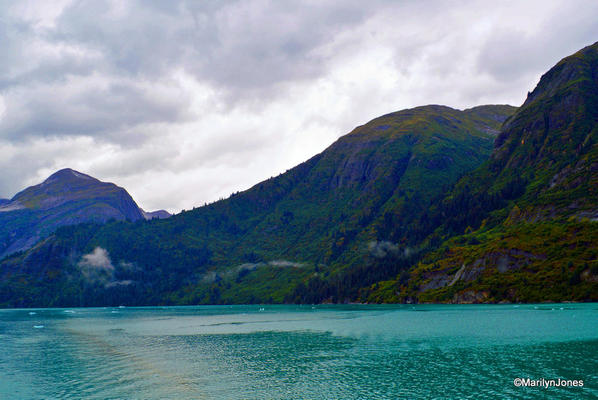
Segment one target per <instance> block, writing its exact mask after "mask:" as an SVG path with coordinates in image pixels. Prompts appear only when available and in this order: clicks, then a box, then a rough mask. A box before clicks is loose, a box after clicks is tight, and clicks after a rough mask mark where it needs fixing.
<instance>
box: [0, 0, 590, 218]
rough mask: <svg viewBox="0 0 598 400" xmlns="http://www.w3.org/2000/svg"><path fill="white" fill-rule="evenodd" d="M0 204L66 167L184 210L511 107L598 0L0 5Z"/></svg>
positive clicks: (584, 28)
mask: <svg viewBox="0 0 598 400" xmlns="http://www.w3.org/2000/svg"><path fill="white" fill-rule="evenodd" d="M0 18H1V20H2V24H0V43H2V47H3V57H1V58H0V169H1V170H2V171H3V173H2V177H1V178H0V197H11V196H12V195H14V193H16V192H17V191H18V190H20V189H21V188H23V187H24V186H27V185H30V184H34V183H38V182H39V181H41V180H42V179H44V178H45V177H46V176H47V175H49V174H50V173H52V172H54V171H55V170H56V169H59V168H63V167H71V168H75V169H79V170H82V171H83V172H85V173H88V174H91V175H93V176H95V177H97V178H99V179H102V180H108V181H114V182H116V183H117V184H119V185H121V186H124V187H125V188H127V190H129V192H130V193H131V194H132V195H133V197H134V198H135V199H136V200H137V201H138V203H139V204H140V205H141V206H142V207H144V208H145V209H157V208H166V209H169V210H171V211H178V210H180V209H182V208H187V209H188V208H191V207H193V206H197V205H201V204H203V203H204V202H209V201H213V200H216V199H218V198H220V197H226V196H227V195H228V194H230V193H231V192H234V191H237V190H242V189H245V188H248V187H250V186H252V185H253V184H255V183H257V182H258V181H260V180H262V179H265V178H268V177H270V176H273V175H277V174H278V173H280V172H283V171H284V170H286V169H288V168H290V167H292V166H294V165H296V164H297V163H299V162H301V161H304V160H305V159H307V158H308V157H310V156H311V155H313V154H315V153H317V152H319V151H322V150H323V149H324V148H325V147H326V146H327V145H329V144H330V143H332V142H333V141H334V140H335V139H336V138H338V137H339V136H341V135H342V134H345V133H347V132H348V131H350V130H351V129H352V128H353V127H354V126H356V125H360V124H363V123H364V122H367V120H369V119H371V118H374V117H376V116H378V115H381V114H384V113H387V112H391V111H395V110H398V109H402V108H407V107H413V106H417V105H422V104H430V103H440V104H446V105H449V106H453V107H457V108H465V107H470V106H474V105H478V104H484V103H511V104H514V105H519V104H521V103H522V102H523V100H524V97H525V94H526V93H527V91H528V90H531V89H532V88H533V86H534V85H535V83H536V82H537V81H538V79H539V77H540V74H541V73H543V72H545V71H546V70H547V69H548V68H549V67H550V66H552V65H553V64H554V63H556V62H557V61H558V60H559V59H561V58H562V57H564V56H566V55H568V54H570V53H572V52H574V51H575V50H577V49H579V48H581V47H583V46H585V45H588V44H591V43H593V42H595V41H596V40H598V24H596V23H595V21H597V20H598V3H595V2H593V1H571V0H569V1H560V0H558V1H556V0H555V1H548V2H547V1H529V2H515V1H513V2H509V1H506V2H498V3H497V4H491V3H489V2H486V1H479V2H475V1H474V2H471V1H468V2H459V1H456V2H441V1H429V2H390V1H377V0H373V1H370V2H368V4H367V7H365V6H364V4H363V2H361V1H342V2H341V1H327V2H316V1H313V2H312V1H308V2H305V1H285V2H276V1H267V0H245V1H232V0H231V1H218V2H216V1H202V2H190V1H189V2H187V1H182V0H181V1H171V2H162V1H154V2H152V1H128V2H120V1H100V0H94V1H57V2H42V1H39V2H28V1H23V2H14V3H11V2H8V3H2V5H0Z"/></svg>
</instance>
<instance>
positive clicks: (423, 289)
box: [368, 43, 598, 302]
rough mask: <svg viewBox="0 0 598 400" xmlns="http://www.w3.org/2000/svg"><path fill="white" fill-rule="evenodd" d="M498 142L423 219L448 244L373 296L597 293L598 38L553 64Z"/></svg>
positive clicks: (571, 296) (590, 296) (564, 296)
mask: <svg viewBox="0 0 598 400" xmlns="http://www.w3.org/2000/svg"><path fill="white" fill-rule="evenodd" d="M495 146H496V147H495V150H494V152H493V154H492V156H491V158H490V160H489V161H487V162H486V163H485V164H484V165H483V166H481V167H480V168H478V169H477V170H475V171H473V172H472V173H470V174H468V175H467V176H465V177H464V178H463V179H461V180H460V181H459V182H458V183H457V184H456V185H455V187H454V188H453V189H452V190H451V191H450V192H449V193H448V194H446V195H444V196H442V197H441V198H440V199H439V200H438V201H436V202H435V203H434V204H433V206H432V207H430V210H429V211H428V212H427V213H426V214H425V215H424V216H423V217H422V219H421V223H420V224H419V226H420V227H421V230H422V232H424V233H430V232H433V233H432V234H431V236H430V237H429V238H428V241H431V242H435V243H439V242H442V241H444V243H443V245H442V246H441V249H444V251H436V252H433V253H431V254H429V255H427V256H426V261H425V262H424V263H422V264H420V265H419V266H418V267H417V268H415V269H414V270H413V271H412V276H411V281H410V283H409V285H401V283H400V282H399V280H400V277H396V278H395V279H394V280H390V281H387V282H384V283H383V284H382V283H381V284H380V285H378V286H376V287H371V288H370V291H369V292H368V297H369V298H370V299H371V300H373V301H395V300H396V299H397V298H403V299H409V300H411V301H416V300H419V301H458V302H463V301H472V302H488V301H501V300H509V301H540V300H578V301H582V300H597V299H598V280H597V279H596V262H597V254H596V243H598V235H597V233H598V232H597V230H596V229H597V228H596V225H597V222H596V221H598V43H597V44H594V45H592V46H589V47H586V48H585V49H582V50H581V51H579V52H578V53H576V54H574V55H572V56H570V57H567V58H565V59H563V60H562V61H561V62H559V63H558V64H557V65H556V66H555V67H554V68H552V69H551V70H550V71H549V72H547V73H546V74H545V75H544V76H543V77H542V79H541V80H540V83H539V84H538V86H537V87H536V89H535V90H534V91H533V92H532V93H530V94H529V96H528V98H527V100H526V102H525V103H524V104H523V106H522V107H521V108H520V109H519V110H518V112H517V113H516V114H515V115H513V117H511V118H510V119H509V120H508V121H507V122H506V123H505V125H504V127H503V129H502V132H501V133H500V135H499V136H498V137H497V140H496V144H495ZM455 235H457V236H455ZM505 260H508V263H509V270H508V273H505V272H506V271H500V266H501V263H504V262H507V261H505ZM464 274H465V275H464ZM464 276H465V279H464ZM451 283H452V284H451Z"/></svg>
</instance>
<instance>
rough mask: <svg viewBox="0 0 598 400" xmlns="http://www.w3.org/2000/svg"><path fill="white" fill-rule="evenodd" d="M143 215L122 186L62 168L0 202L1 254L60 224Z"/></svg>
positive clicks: (30, 243) (28, 243)
mask: <svg viewBox="0 0 598 400" xmlns="http://www.w3.org/2000/svg"><path fill="white" fill-rule="evenodd" d="M143 218H144V216H143V214H142V213H141V211H140V209H139V207H138V206H137V204H136V203H135V201H134V200H133V199H132V198H131V196H130V195H129V194H128V193H127V191H126V190H125V189H123V188H121V187H118V186H116V185H115V184H113V183H106V182H101V181H99V180H97V179H95V178H93V177H91V176H89V175H85V174H82V173H80V172H77V171H74V170H72V169H68V168H67V169H63V170H60V171H58V172H56V173H54V174H52V175H51V176H50V177H49V178H48V179H46V180H45V181H44V182H42V183H40V184H39V185H35V186H31V187H28V188H27V189H25V190H23V191H21V192H19V193H17V194H16V195H15V196H14V197H13V198H12V199H11V200H10V201H4V202H2V203H0V257H4V256H6V255H8V254H10V253H13V252H15V251H19V250H25V249H28V248H29V247H31V246H33V245H34V244H35V243H36V242H37V241H38V240H39V239H41V238H43V237H44V236H46V235H48V234H51V233H52V232H54V231H55V230H56V229H57V228H58V227H60V226H65V225H74V224H79V223H82V222H97V223H104V222H106V221H108V220H110V219H115V220H130V221H137V220H140V219H143Z"/></svg>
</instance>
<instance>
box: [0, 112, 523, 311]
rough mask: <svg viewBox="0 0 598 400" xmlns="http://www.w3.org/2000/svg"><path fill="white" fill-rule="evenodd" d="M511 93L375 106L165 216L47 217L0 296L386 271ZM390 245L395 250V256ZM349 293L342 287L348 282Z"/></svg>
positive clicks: (228, 292) (70, 299)
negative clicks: (319, 143)
mask: <svg viewBox="0 0 598 400" xmlns="http://www.w3.org/2000/svg"><path fill="white" fill-rule="evenodd" d="M514 110H515V109H514V108H513V107H510V106H482V107H476V108H473V109H470V110H465V111H459V110H454V109H451V108H449V107H443V106H425V107H418V108H415V109H411V110H403V111H399V112H396V113H392V114H388V115H385V116H382V117H380V118H376V119H375V120H373V121H370V122H369V123H367V124H365V125H363V126H360V127H358V128H356V129H355V130H354V131H353V132H351V133H349V134H348V135H345V136H343V137H341V138H340V139H339V140H338V141H337V142H335V143H334V144H333V145H332V146H330V147H329V148H328V149H326V150H325V151H324V152H322V153H321V154H318V155H316V156H314V157H313V158H311V159H310V160H308V161H306V162H304V163H302V164H300V165H299V166H297V167H295V168H293V169H291V170H289V171H288V172H286V173H285V174H282V175H280V176H278V177H276V178H272V179H269V180H267V181H265V182H262V183H259V184H257V185H256V186H254V187H253V188H251V189H249V190H247V191H245V192H242V193H237V194H234V195H232V196H231V197H230V198H228V199H226V200H223V201H219V202H216V203H213V204H210V205H207V206H205V207H200V208H197V209H194V210H192V211H188V212H184V213H181V214H179V215H176V216H173V217H171V218H169V219H166V220H153V221H147V222H145V221H144V222H141V221H140V222H136V223H132V222H112V223H108V224H106V225H103V226H97V225H83V226H77V227H68V228H63V229H60V230H59V231H58V232H57V233H56V234H55V235H52V236H50V237H48V238H47V239H45V240H43V241H42V242H40V243H38V244H37V245H36V246H35V247H34V248H33V249H31V250H30V251H28V252H26V253H22V254H17V255H15V256H12V257H9V258H7V259H5V260H4V261H3V262H2V264H1V266H0V274H1V276H2V283H1V285H2V286H1V287H0V303H1V304H4V305H67V304H68V305H93V304H97V305H99V304H117V303H121V302H122V303H127V304H158V303H162V304H164V303H185V304H186V303H217V302H241V303H243V302H255V301H276V302H280V301H283V300H285V299H286V300H289V301H290V300H292V297H289V296H290V295H291V293H293V291H294V290H295V289H296V286H297V285H298V284H301V282H304V281H306V280H308V279H309V278H310V277H314V276H315V277H319V278H322V279H327V277H329V276H336V275H338V274H340V273H342V271H344V270H352V269H353V268H354V267H355V266H359V267H360V268H364V267H365V268H366V269H367V271H365V275H364V278H365V281H364V282H356V286H354V287H351V288H349V289H351V290H353V289H355V288H358V287H359V285H361V284H367V283H368V282H369V281H372V280H373V281H377V280H380V279H385V278H386V279H387V278H389V277H392V276H393V274H394V273H396V271H397V268H398V264H397V265H394V264H389V263H386V262H385V261H384V262H383V264H384V263H386V264H384V265H382V264H380V260H384V259H385V257H386V255H387V254H390V255H393V256H400V258H401V259H402V260H403V261H402V262H401V265H400V266H401V267H403V264H404V263H406V262H408V261H409V260H411V258H412V257H413V256H414V255H417V256H418V255H419V254H420V252H421V249H412V248H411V247H409V246H408V242H409V239H408V238H407V236H408V235H410V232H411V231H414V226H413V221H417V218H418V216H419V215H421V214H422V213H423V212H424V211H425V210H426V209H427V207H428V205H429V203H430V201H431V200H432V199H433V198H434V197H435V196H438V195H440V193H441V192H442V190H443V188H447V187H449V186H450V184H451V183H454V182H455V181H456V180H457V179H458V178H459V177H460V176H462V175H463V174H464V173H465V172H467V171H470V170H472V169H473V168H475V167H477V166H479V165H480V164H481V163H482V162H483V161H484V160H486V159H487V157H488V155H489V154H490V151H491V148H492V143H493V141H494V138H495V135H496V134H497V133H498V131H499V129H500V126H501V124H502V122H503V121H504V120H505V119H506V118H507V117H508V116H510V115H511V114H512V113H513V112H514ZM395 258H396V257H395ZM372 271H373V272H374V273H372ZM346 295H347V296H353V295H354V294H353V293H351V292H350V293H347V294H346Z"/></svg>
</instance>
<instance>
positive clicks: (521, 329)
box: [0, 304, 598, 399]
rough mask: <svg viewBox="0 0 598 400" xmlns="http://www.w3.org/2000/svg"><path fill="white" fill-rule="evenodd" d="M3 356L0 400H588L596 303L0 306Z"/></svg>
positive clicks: (595, 357) (592, 389) (592, 385)
mask: <svg viewBox="0 0 598 400" xmlns="http://www.w3.org/2000/svg"><path fill="white" fill-rule="evenodd" d="M0 346H2V349H1V351H0V398H1V399H52V398H77V399H78V398H98V399H110V398H131V399H164V398H170V399H395V398H438V399H441V398H471V399H480V398H524V399H528V398H529V399H532V398H564V399H567V398H570V399H580V398H598V304H556V305H546V304H543V305H416V306H411V305H397V306H361V305H359V306H315V307H312V306H201V307H152V308H83V309H35V310H30V309H27V310H25V309H19V310H0ZM517 377H522V378H527V377H529V378H532V379H540V378H545V379H558V378H562V379H582V380H583V382H584V387H583V388H547V389H545V388H538V387H535V388H532V387H528V388H517V387H515V386H514V385H513V379H515V378H517Z"/></svg>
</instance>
